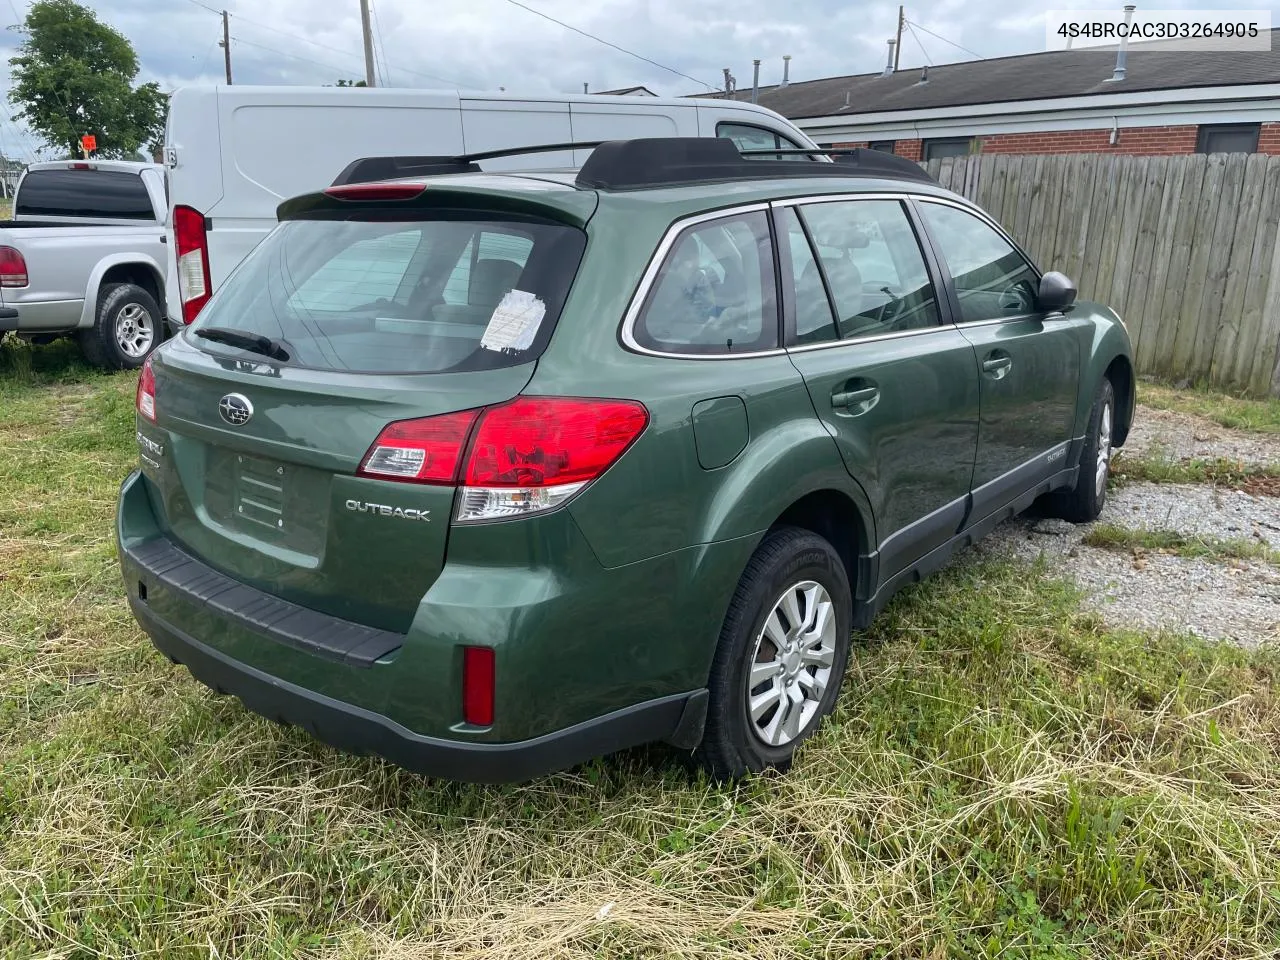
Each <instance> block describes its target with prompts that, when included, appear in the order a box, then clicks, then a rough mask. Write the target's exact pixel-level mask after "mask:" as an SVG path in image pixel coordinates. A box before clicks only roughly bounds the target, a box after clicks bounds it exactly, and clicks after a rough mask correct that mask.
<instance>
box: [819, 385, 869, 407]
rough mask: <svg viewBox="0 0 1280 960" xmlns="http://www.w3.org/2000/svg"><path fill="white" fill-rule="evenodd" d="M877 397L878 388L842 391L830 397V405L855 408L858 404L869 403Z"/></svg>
mask: <svg viewBox="0 0 1280 960" xmlns="http://www.w3.org/2000/svg"><path fill="white" fill-rule="evenodd" d="M878 396H880V388H879V387H863V388H862V389H860V390H842V391H840V392H839V393H833V394H832V395H831V405H832V406H833V407H856V406H858V405H859V404H863V403H869V402H870V401H872V400H874V399H875V398H876V397H878Z"/></svg>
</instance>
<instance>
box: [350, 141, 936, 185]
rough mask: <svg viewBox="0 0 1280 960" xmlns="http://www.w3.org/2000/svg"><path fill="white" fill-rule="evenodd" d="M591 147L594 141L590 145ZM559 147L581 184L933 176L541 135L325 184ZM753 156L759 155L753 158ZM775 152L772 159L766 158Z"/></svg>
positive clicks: (469, 168) (388, 161)
mask: <svg viewBox="0 0 1280 960" xmlns="http://www.w3.org/2000/svg"><path fill="white" fill-rule="evenodd" d="M597 148H599V149H597ZM567 150H591V151H592V153H591V156H590V157H588V158H587V160H586V162H585V163H584V164H583V165H582V168H581V169H580V170H579V171H578V176H577V180H576V183H577V185H578V186H579V187H582V188H583V189H588V190H636V189H642V188H644V187H660V186H668V185H678V184H690V183H708V182H715V181H724V180H790V179H794V178H798V177H849V176H855V177H876V178H884V179H890V180H913V181H916V182H919V183H928V184H933V185H935V186H936V185H937V183H938V182H937V181H936V180H935V179H934V178H933V177H931V176H929V174H928V173H926V172H925V170H924V168H923V167H921V166H920V165H919V164H918V163H916V162H915V161H913V160H908V159H906V158H905V157H899V156H895V155H894V154H891V153H882V152H880V151H878V150H868V149H865V148H846V147H835V148H830V147H816V148H814V149H812V150H809V149H805V148H803V147H797V148H794V149H792V148H781V149H775V150H769V149H761V150H742V151H739V149H738V148H737V147H736V146H735V145H734V143H733V141H732V140H729V139H726V138H723V137H651V138H646V139H640V140H609V141H594V142H587V143H548V144H542V145H540V146H532V147H511V148H508V149H505V150H490V151H487V152H485V153H468V154H461V155H459V156H456V157H443V156H434V157H365V158H363V159H360V160H355V161H353V162H351V163H349V164H348V165H347V167H346V169H344V170H343V171H342V172H341V173H340V174H338V177H337V179H336V180H334V181H333V184H332V185H333V186H335V187H341V186H347V185H349V184H354V183H369V182H372V181H376V180H394V179H400V178H406V177H428V176H440V175H443V174H451V173H479V172H481V170H480V166H479V161H481V160H494V159H497V158H499V157H516V156H525V155H532V154H538V153H559V152H562V151H567ZM787 155H800V156H829V157H832V158H833V159H835V160H836V163H835V164H834V165H830V166H829V165H827V164H821V163H813V164H810V163H796V162H795V161H794V160H783V159H781V157H783V156H787ZM756 158H759V159H756ZM768 158H777V159H768Z"/></svg>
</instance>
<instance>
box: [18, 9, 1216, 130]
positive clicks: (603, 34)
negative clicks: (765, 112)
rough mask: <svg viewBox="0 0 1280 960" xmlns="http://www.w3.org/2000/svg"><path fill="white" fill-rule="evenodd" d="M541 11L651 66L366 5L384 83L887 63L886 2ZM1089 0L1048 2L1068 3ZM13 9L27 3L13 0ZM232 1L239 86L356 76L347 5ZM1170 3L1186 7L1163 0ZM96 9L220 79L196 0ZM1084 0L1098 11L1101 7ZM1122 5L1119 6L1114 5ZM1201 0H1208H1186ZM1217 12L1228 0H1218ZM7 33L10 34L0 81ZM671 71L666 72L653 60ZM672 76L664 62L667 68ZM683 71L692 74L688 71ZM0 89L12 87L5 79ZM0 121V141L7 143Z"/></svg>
mask: <svg viewBox="0 0 1280 960" xmlns="http://www.w3.org/2000/svg"><path fill="white" fill-rule="evenodd" d="M521 2H522V3H524V4H525V5H526V6H528V7H532V8H534V9H535V10H538V11H540V12H541V13H544V14H546V15H547V16H550V17H554V18H556V19H558V20H562V21H564V22H565V23H568V24H572V25H573V26H575V27H577V28H579V29H580V30H582V31H585V32H587V33H591V34H595V35H596V36H598V37H600V38H602V39H604V40H608V41H610V42H612V43H615V44H617V45H618V46H621V47H625V48H627V49H628V50H631V51H634V52H635V53H638V54H640V55H642V56H643V57H646V58H648V59H650V60H653V61H656V62H657V63H659V64H662V65H663V66H662V67H659V66H654V65H653V64H650V63H646V62H644V61H643V60H640V59H636V58H634V57H631V56H628V55H627V54H626V53H623V52H620V51H618V50H615V49H612V48H610V47H608V46H605V45H604V44H601V43H598V42H596V41H594V40H591V39H589V38H587V37H584V36H581V35H580V34H577V33H574V32H573V31H571V30H567V29H565V28H564V27H562V26H558V25H556V24H554V23H551V22H549V21H548V20H546V19H543V18H542V17H539V16H537V15H536V14H534V13H531V12H529V11H528V10H525V9H522V8H521V7H520V6H517V5H515V4H514V3H511V2H509V0H432V2H430V3H425V2H420V0H374V10H375V13H376V22H377V25H378V27H379V29H378V31H377V39H376V43H377V48H378V52H379V60H380V62H381V63H382V64H383V67H384V71H385V78H386V79H387V81H388V83H389V85H392V86H407V87H434V88H439V87H442V86H457V87H463V88H467V89H472V90H496V89H498V88H500V87H501V88H505V89H506V90H507V91H510V92H526V91H527V92H529V93H535V94H546V93H577V92H581V90H582V84H583V83H584V82H585V83H588V84H589V85H590V88H591V89H593V90H604V89H610V88H615V87H624V86H632V85H634V84H644V85H645V86H647V87H649V89H651V90H654V91H655V92H657V93H660V94H664V95H680V94H688V93H695V92H698V91H699V90H703V89H706V87H704V86H703V84H707V85H709V86H712V87H718V86H719V85H720V84H721V83H722V77H723V68H724V67H729V68H730V69H731V70H732V72H733V74H734V75H735V76H736V78H737V81H738V85H739V87H740V88H746V87H749V86H750V84H751V76H752V63H751V61H752V59H753V58H756V57H758V58H760V59H761V60H762V64H761V72H760V82H761V83H762V84H763V83H775V82H777V81H778V80H779V79H780V78H781V73H782V56H783V54H791V56H792V61H791V78H792V79H793V80H804V79H813V78H817V77H825V76H835V75H840V74H849V73H869V72H873V71H876V70H879V69H880V68H881V66H882V65H883V64H884V57H885V52H886V47H885V40H886V39H887V38H888V37H890V36H892V34H893V30H894V26H895V23H896V19H897V15H898V6H897V4H896V3H889V2H875V0H873V2H870V3H864V4H854V3H851V2H848V0H839V2H837V0H805V2H803V3H801V2H792V3H790V4H787V3H778V2H777V0H771V2H765V0H732V2H730V0H699V2H697V3H693V2H690V0H596V2H593V3H591V4H583V3H581V2H578V0H521ZM1083 2H1084V0H1057V3H1059V4H1060V5H1065V6H1071V5H1073V4H1075V3H1083ZM8 3H9V0H0V10H5V9H6V6H7V4H8ZM14 3H15V4H16V6H15V7H13V8H11V9H12V16H13V18H14V19H15V20H16V19H19V18H20V16H21V14H22V12H23V11H24V10H25V0H14ZM224 4H225V5H226V6H227V7H228V9H229V10H230V11H231V14H232V16H231V35H232V43H231V52H232V70H233V74H234V79H235V82H236V83H262V84H319V83H335V82H336V81H337V80H338V79H340V78H343V79H358V78H361V77H363V76H364V58H363V53H362V49H361V41H360V23H359V5H358V3H357V0H327V2H323V3H316V2H315V0H273V2H272V3H270V4H262V3H251V2H250V0H208V6H211V7H219V8H220V7H221V6H223V5H224ZM1164 4H1165V5H1166V6H1184V5H1187V4H1184V3H1181V2H1179V0H1164ZM89 5H90V6H92V7H93V8H94V9H95V10H96V11H97V13H98V15H99V17H100V18H101V19H102V20H104V21H106V22H107V23H110V24H111V25H112V26H114V27H115V28H116V29H118V30H120V31H121V32H122V33H124V34H125V35H126V36H127V37H129V38H130V40H132V41H133V44H134V46H135V48H136V49H137V51H138V56H139V59H140V61H141V64H142V76H141V78H140V79H143V80H156V81H158V82H159V83H160V84H161V86H162V87H164V88H165V89H173V88H175V87H178V86H183V85H188V84H207V83H221V82H222V80H223V68H222V51H221V49H220V48H219V47H218V45H217V44H218V41H219V40H220V39H221V36H222V21H221V17H219V16H218V15H217V14H216V13H214V12H212V11H210V10H208V9H206V8H205V6H204V4H203V3H197V2H195V0H89ZM1089 5H1094V6H1096V5H1097V4H1096V3H1091V4H1089ZM1117 5H1118V4H1117ZM1196 5H1198V6H1202V7H1203V6H1205V5H1207V0H1196ZM1222 6H1223V8H1224V9H1226V8H1229V3H1228V4H1223V5H1222ZM908 17H909V18H910V19H911V20H913V21H914V22H916V23H918V24H920V25H921V26H922V27H924V28H925V29H926V30H928V31H932V32H933V33H934V34H937V35H939V36H940V37H945V38H946V39H947V40H949V41H951V42H952V43H954V44H959V45H960V46H961V47H965V48H968V49H970V50H973V51H975V52H976V53H978V54H980V55H982V56H986V57H991V56H1001V55H1006V54H1011V53H1027V52H1031V51H1034V50H1039V49H1042V48H1043V44H1044V33H1043V30H1044V28H1043V24H1042V20H1041V19H1040V18H1039V17H1038V16H1036V15H1034V12H1033V11H1028V13H1026V14H1021V13H1015V12H1014V11H1011V10H1010V8H1009V7H1008V5H1007V4H1006V3H1004V2H1000V0H922V2H918V3H912V4H910V5H909V9H908ZM18 39H19V38H18V37H17V36H16V35H15V34H9V35H8V36H7V37H4V38H3V39H0V43H4V42H5V41H7V47H8V49H7V50H3V49H0V52H3V53H4V61H5V62H4V63H3V64H0V80H6V81H7V78H8V64H7V60H8V56H10V55H11V53H12V48H13V46H15V45H16V43H17V41H18ZM959 59H969V56H968V54H966V53H964V52H963V51H962V50H960V49H958V48H957V47H956V46H951V45H949V44H948V43H947V42H944V41H943V40H941V39H938V37H934V36H931V35H930V34H929V33H926V32H924V31H916V32H915V35H914V36H912V35H911V34H908V35H906V36H904V38H903V48H902V52H901V64H902V67H903V68H904V69H907V68H911V67H917V66H920V65H921V64H923V63H925V62H929V61H931V62H934V63H945V62H949V61H953V60H959ZM663 67H669V68H671V69H663ZM673 70H674V71H676V72H672V71H673ZM689 78H693V79H689ZM5 85H6V87H7V83H6V84H5ZM5 132H6V127H5V124H4V123H3V122H0V148H3V149H11V148H10V147H9V143H8V140H9V139H12V138H11V137H6V136H5Z"/></svg>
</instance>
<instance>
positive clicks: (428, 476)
mask: <svg viewBox="0 0 1280 960" xmlns="http://www.w3.org/2000/svg"><path fill="white" fill-rule="evenodd" d="M478 413H479V411H478V410H464V411H462V412H461V413H446V414H445V415H444V416H440V417H423V418H422V419H421V420H399V421H397V422H395V423H391V424H388V425H387V426H386V427H385V428H384V429H383V431H382V432H381V433H380V434H378V439H377V440H375V441H374V442H373V446H372V447H370V448H369V452H368V453H366V454H365V455H364V460H363V461H361V463H360V469H359V471H357V472H358V473H359V474H360V476H363V477H378V478H380V479H384V480H408V481H410V482H412V483H437V484H444V485H446V486H453V484H455V483H457V481H458V465H459V464H460V463H461V461H462V451H463V448H464V447H465V446H466V443H467V435H468V434H470V433H471V425H472V424H473V423H475V422H476V416H477V414H478Z"/></svg>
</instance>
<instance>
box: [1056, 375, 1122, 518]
mask: <svg viewBox="0 0 1280 960" xmlns="http://www.w3.org/2000/svg"><path fill="white" fill-rule="evenodd" d="M1115 422H1116V394H1115V389H1114V388H1113V387H1112V386H1111V381H1110V380H1108V379H1106V378H1105V377H1103V379H1102V383H1101V384H1099V385H1098V393H1097V395H1096V396H1095V397H1094V400H1093V409H1092V410H1091V411H1090V412H1089V428H1088V431H1087V432H1086V433H1085V439H1084V449H1082V450H1081V451H1080V473H1079V476H1077V478H1076V485H1075V486H1074V487H1069V488H1066V489H1063V490H1055V491H1054V492H1053V493H1052V494H1050V496H1049V497H1048V498H1046V501H1045V506H1046V507H1047V509H1048V512H1050V513H1052V514H1053V515H1054V516H1055V517H1061V518H1062V519H1063V520H1069V521H1071V522H1072V523H1089V522H1091V521H1093V520H1097V519H1098V516H1099V514H1101V513H1102V508H1103V507H1104V506H1106V503H1107V474H1108V471H1109V469H1110V464H1111V438H1112V436H1114V434H1115Z"/></svg>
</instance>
